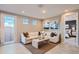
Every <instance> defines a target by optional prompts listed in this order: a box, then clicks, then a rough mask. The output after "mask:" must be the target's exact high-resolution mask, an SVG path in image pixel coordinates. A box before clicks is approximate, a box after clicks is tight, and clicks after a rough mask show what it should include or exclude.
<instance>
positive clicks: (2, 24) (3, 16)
mask: <svg viewBox="0 0 79 59" xmlns="http://www.w3.org/2000/svg"><path fill="white" fill-rule="evenodd" d="M5 16H13V17H14V22H15V24H14V32H15V33H14V41H12V42H8V43H7V42H4V40H5V38H4V36H5V35H4V34H5V32H4V21H5V19H4V18H5ZM16 28H17V26H16V16H15V15H11V14H6V13H1V34H2V35H1V44H9V43H14V42H16V38H17V37H16V34H17V30H16Z"/></svg>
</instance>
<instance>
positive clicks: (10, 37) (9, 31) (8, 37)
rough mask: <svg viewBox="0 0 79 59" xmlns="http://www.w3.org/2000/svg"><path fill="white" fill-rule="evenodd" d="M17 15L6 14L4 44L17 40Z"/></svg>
mask: <svg viewBox="0 0 79 59" xmlns="http://www.w3.org/2000/svg"><path fill="white" fill-rule="evenodd" d="M14 35H15V17H14V16H4V40H3V41H4V42H3V43H4V44H8V43H13V42H14V41H15V40H14V39H15V36H14Z"/></svg>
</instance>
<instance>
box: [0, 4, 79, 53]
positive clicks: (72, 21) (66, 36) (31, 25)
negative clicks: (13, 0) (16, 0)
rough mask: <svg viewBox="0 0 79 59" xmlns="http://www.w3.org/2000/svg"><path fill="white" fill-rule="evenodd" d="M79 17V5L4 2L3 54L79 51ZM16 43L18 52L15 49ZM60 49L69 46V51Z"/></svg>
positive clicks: (0, 12) (0, 18)
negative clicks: (9, 49)
mask: <svg viewBox="0 0 79 59" xmlns="http://www.w3.org/2000/svg"><path fill="white" fill-rule="evenodd" d="M21 7H22V8H21ZM78 19H79V5H75V4H72V5H70V4H68V5H66V4H63V5H62V4H59V5H58V4H54V5H53V4H50V5H49V4H44V5H43V4H36V5H34V4H28V5H27V4H18V5H17V4H14V5H13V4H10V5H8V4H1V5H0V34H1V36H0V46H1V47H0V49H2V48H3V49H2V50H0V53H3V54H5V53H7V54H8V53H12V54H13V53H19V54H21V53H25V52H26V53H32V54H45V53H49V54H51V53H79V50H78V49H79V40H78V38H79V28H78V25H79V20H78ZM18 45H19V46H21V47H22V50H21V49H19V48H20V47H18ZM61 45H62V46H64V47H62V46H61ZM65 45H68V46H67V47H65ZM7 46H8V47H7ZM13 46H14V47H15V46H16V47H18V48H16V49H17V50H18V49H19V50H18V51H19V52H17V50H16V52H13V51H14V50H13V49H12V48H11V47H13ZM59 46H60V48H59V49H58V47H59ZM75 47H76V48H75ZM6 48H11V49H12V50H11V51H7V49H6ZM61 48H64V49H65V48H67V50H65V51H66V52H65V51H64V50H63V51H61V50H62V49H61ZM70 48H72V49H70ZM74 48H75V50H74ZM14 49H15V48H14ZM56 49H58V50H56ZM69 49H70V50H69ZM23 50H24V51H23ZM59 50H60V51H59ZM2 51H3V52H2ZM5 51H6V52H5ZM27 51H30V52H27ZM51 51H53V52H51ZM57 51H58V52H57ZM71 51H74V52H71Z"/></svg>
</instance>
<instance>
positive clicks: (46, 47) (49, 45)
mask: <svg viewBox="0 0 79 59" xmlns="http://www.w3.org/2000/svg"><path fill="white" fill-rule="evenodd" d="M57 45H58V44H55V43H47V44H45V45H43V46H41V47H40V48H38V49H37V48H34V47H33V46H32V44H31V43H30V44H26V45H24V46H25V48H27V49H28V50H29V51H31V53H32V54H44V53H46V52H47V51H49V50H50V49H52V48H54V47H55V46H57Z"/></svg>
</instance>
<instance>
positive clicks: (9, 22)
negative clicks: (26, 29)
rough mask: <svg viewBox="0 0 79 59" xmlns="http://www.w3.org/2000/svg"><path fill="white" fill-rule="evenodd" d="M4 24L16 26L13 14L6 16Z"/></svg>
mask: <svg viewBox="0 0 79 59" xmlns="http://www.w3.org/2000/svg"><path fill="white" fill-rule="evenodd" d="M4 26H9V27H14V17H13V16H5V18H4Z"/></svg>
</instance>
